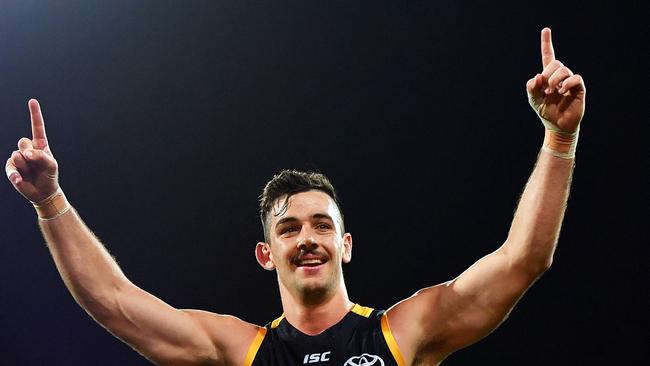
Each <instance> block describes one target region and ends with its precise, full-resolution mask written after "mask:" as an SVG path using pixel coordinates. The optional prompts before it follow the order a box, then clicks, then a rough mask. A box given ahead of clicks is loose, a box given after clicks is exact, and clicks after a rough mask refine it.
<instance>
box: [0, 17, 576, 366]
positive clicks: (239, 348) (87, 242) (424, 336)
mask: <svg viewBox="0 0 650 366" xmlns="http://www.w3.org/2000/svg"><path fill="white" fill-rule="evenodd" d="M541 54H542V65H543V70H542V72H541V73H540V74H537V75H536V76H535V77H533V78H532V79H530V80H529V81H528V83H527V85H526V88H527V91H528V95H529V102H530V104H531V106H532V107H533V108H534V109H535V111H536V112H537V113H538V115H539V116H540V118H541V119H542V123H543V124H544V127H545V138H544V143H543V146H542V149H541V152H540V154H539V157H538V160H537V164H536V166H535V169H534V171H533V173H532V175H531V177H530V180H529V182H528V184H527V185H526V188H525V190H524V193H523V195H522V197H521V200H520V202H519V206H518V208H517V211H516V213H515V217H514V220H513V222H512V226H511V228H510V232H509V234H508V237H507V239H506V241H505V243H504V244H503V245H502V246H501V247H499V248H498V249H497V250H495V251H494V252H493V253H491V254H489V255H487V256H485V257H484V258H482V259H480V260H479V261H478V262H476V263H475V264H474V265H472V266H471V267H470V268H469V269H467V270H466V271H465V272H463V273H462V274H461V275H460V276H458V277H457V278H455V279H454V280H451V281H449V282H446V283H443V284H440V285H437V286H433V287H429V288H426V289H423V290H420V291H419V292H417V293H416V294H415V295H414V296H412V297H410V298H408V299H405V300H403V301H401V302H399V303H398V304H396V305H394V306H393V307H391V308H390V309H388V310H387V311H385V312H384V311H376V310H373V309H370V308H365V307H363V306H360V305H357V304H354V303H352V302H351V301H350V299H349V298H348V294H347V291H346V288H345V283H344V281H343V275H342V263H346V262H349V261H350V260H351V255H352V236H351V235H350V234H349V233H346V232H345V230H344V225H343V217H342V213H341V211H340V209H339V207H338V202H337V198H336V194H335V193H334V189H333V187H332V186H331V184H330V183H329V182H328V181H327V179H326V178H325V177H324V176H322V175H319V174H310V173H299V172H291V171H285V172H282V173H281V174H279V175H277V176H276V177H274V179H273V180H272V181H271V182H269V184H267V186H266V188H265V190H264V193H263V195H262V200H261V209H262V222H263V226H264V236H265V242H260V243H258V244H257V246H256V257H257V260H258V262H259V263H260V265H261V266H262V267H263V268H264V269H267V270H275V271H276V272H277V276H278V284H279V288H280V296H281V299H282V306H283V309H284V314H283V315H282V317H280V318H278V319H276V320H275V321H274V322H272V323H271V324H270V325H268V326H267V327H259V326H256V325H253V324H250V323H247V322H245V321H242V320H240V319H237V318H235V317H232V316H224V315H217V314H213V313H209V312H204V311H197V310H177V309H174V308H172V307H171V306H169V305H167V304H166V303H164V302H163V301H161V300H159V299H157V298H156V297H154V296H153V295H151V294H149V293H147V292H145V291H143V290H141V289H140V288H138V287H137V286H135V285H134V284H133V283H131V282H130V281H129V280H128V279H127V278H126V276H125V275H124V274H123V273H122V271H121V270H120V268H119V267H118V265H117V264H116V263H115V261H114V260H113V259H112V258H111V256H110V255H109V253H108V252H107V251H106V250H105V248H104V247H103V246H102V244H101V243H100V242H99V241H98V240H97V238H95V237H94V236H93V234H92V233H91V232H90V230H89V229H88V228H87V227H86V226H85V224H84V223H83V222H82V220H81V218H80V217H79V215H78V214H77V213H76V211H75V210H74V209H73V208H72V207H71V206H70V204H69V203H68V202H67V200H66V198H65V195H64V194H63V192H62V190H61V188H60V187H59V184H58V179H57V178H58V168H57V162H56V160H55V159H54V157H53V155H52V153H51V151H50V149H49V146H48V141H47V137H46V134H45V127H44V124H43V118H42V115H41V111H40V107H39V104H38V102H37V101H36V100H30V101H29V110H30V113H31V121H32V135H33V136H32V139H28V138H22V139H20V140H19V141H18V148H19V150H17V151H14V152H13V153H12V155H11V157H10V158H9V159H8V160H7V164H6V173H7V177H8V179H9V180H10V181H11V183H12V184H13V185H14V187H15V188H16V189H17V190H18V191H19V192H20V193H21V194H22V195H23V196H25V198H27V199H28V200H30V201H31V202H32V203H33V204H34V206H35V208H36V211H37V214H38V216H39V225H40V227H41V230H42V232H43V235H44V236H45V239H46V240H47V243H48V246H49V248H50V251H51V253H52V256H53V258H54V261H55V263H56V266H57V268H58V270H59V272H60V274H61V277H62V278H63V280H64V282H65V284H66V286H67V287H68V289H69V290H70V292H71V293H72V295H73V296H74V298H75V300H76V301H77V302H78V303H79V304H80V305H81V306H82V307H83V308H84V309H85V310H86V311H87V312H88V313H89V314H90V315H91V316H92V317H93V318H94V319H95V320H96V321H97V322H99V323H100V324H101V325H103V326H104V327H105V328H106V329H108V330H109V331H110V332H111V333H113V334H114V335H115V336H117V337H119V338H120V339H122V340H123V341H124V342H126V343H128V344H129V345H131V346H132V347H133V348H134V349H136V350H137V351H138V352H140V353H141V354H142V355H144V356H145V357H147V358H148V359H150V360H151V361H153V362H155V363H158V364H161V365H196V364H199V365H297V364H307V363H318V364H323V365H346V366H348V365H357V366H361V365H375V366H379V365H400V366H402V365H437V364H439V363H440V362H441V361H442V360H443V359H444V358H445V357H446V356H448V355H449V354H451V353H452V352H454V351H456V350H458V349H460V348H463V347H465V346H467V345H469V344H472V343H474V342H476V341H478V340H479V339H481V338H482V337H484V336H486V335H487V334H489V333H490V332H491V331H492V330H494V329H495V328H496V327H497V326H498V325H499V324H500V323H501V322H502V321H503V320H504V319H505V318H506V317H507V315H508V313H509V312H510V311H511V309H512V308H513V306H514V305H515V303H516V302H517V300H518V299H519V298H520V297H521V296H522V295H523V293H524V292H525V291H526V290H527V289H528V287H529V286H531V284H532V283H533V282H534V281H535V280H536V279H537V278H538V277H539V276H540V275H541V274H542V273H543V272H544V271H545V270H546V269H548V268H549V266H550V265H551V261H552V257H553V252H554V250H555V245H556V242H557V239H558V235H559V230H560V226H561V222H562V218H563V215H564V209H565V205H566V200H567V197H568V191H569V185H570V180H571V175H572V171H573V165H574V164H573V163H574V156H575V147H576V143H577V139H578V131H579V123H580V121H581V119H582V116H583V114H584V105H585V104H584V103H585V86H584V83H583V81H582V78H581V77H580V76H579V75H575V74H573V73H572V72H571V71H570V70H569V69H568V68H567V67H565V66H564V65H563V64H562V63H561V62H559V61H558V60H556V59H555V55H554V52H553V46H552V43H551V31H550V29H547V28H545V29H543V30H542V34H541Z"/></svg>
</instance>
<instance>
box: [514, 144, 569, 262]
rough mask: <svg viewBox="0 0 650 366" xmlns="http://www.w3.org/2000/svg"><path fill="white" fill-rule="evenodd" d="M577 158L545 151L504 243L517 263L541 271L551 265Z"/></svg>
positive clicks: (541, 154) (540, 156)
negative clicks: (560, 156) (558, 155)
mask: <svg viewBox="0 0 650 366" xmlns="http://www.w3.org/2000/svg"><path fill="white" fill-rule="evenodd" d="M573 167H574V159H562V158H558V157H556V156H553V155H552V154H550V153H549V152H546V151H541V152H540V154H539V157H538V159H537V164H536V166H535V169H534V170H533V173H532V174H531V176H530V178H529V180H528V183H527V184H526V187H525V189H524V192H523V194H522V196H521V199H520V201H519V205H518V207H517V210H516V212H515V216H514V219H513V221H512V225H511V227H510V232H509V233H508V239H507V240H506V243H505V245H504V246H503V247H502V250H504V251H505V252H506V253H507V254H508V255H509V256H510V257H511V258H512V260H513V263H515V264H522V265H524V266H525V267H526V268H528V269H531V270H533V271H536V272H541V271H543V270H545V269H546V268H548V266H550V264H551V262H552V259H553V253H554V252H555V246H556V244H557V240H558V237H559V233H560V228H561V226H562V220H563V218H564V211H565V209H566V203H567V199H568V196H569V188H570V185H571V177H572V174H573Z"/></svg>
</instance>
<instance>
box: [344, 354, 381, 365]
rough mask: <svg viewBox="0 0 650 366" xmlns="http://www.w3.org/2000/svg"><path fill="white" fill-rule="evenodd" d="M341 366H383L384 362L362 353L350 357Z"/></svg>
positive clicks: (377, 357) (376, 357) (379, 358)
mask: <svg viewBox="0 0 650 366" xmlns="http://www.w3.org/2000/svg"><path fill="white" fill-rule="evenodd" d="M343 366H384V360H382V359H381V357H379V356H376V355H369V354H367V353H364V354H362V355H361V356H353V357H350V358H349V359H348V360H347V361H345V364H344V365H343Z"/></svg>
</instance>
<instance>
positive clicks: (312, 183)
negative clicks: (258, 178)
mask: <svg viewBox="0 0 650 366" xmlns="http://www.w3.org/2000/svg"><path fill="white" fill-rule="evenodd" d="M311 190H318V191H321V192H324V193H326V194H327V195H328V196H330V197H331V198H332V200H334V203H336V208H338V210H339V214H340V216H341V221H340V224H341V231H342V232H345V227H344V225H343V211H342V210H341V205H340V203H339V200H338V198H337V197H336V191H335V190H334V186H333V185H332V183H330V181H329V179H327V177H326V176H325V175H323V174H321V173H315V172H300V171H297V170H282V171H281V172H280V173H278V174H276V175H274V176H273V178H272V179H271V180H270V181H269V182H268V183H266V186H265V187H264V190H263V191H262V194H261V195H260V218H261V219H262V228H263V229H264V238H265V240H266V242H267V243H271V241H270V240H271V237H270V235H269V228H268V227H267V222H266V220H267V219H268V216H269V213H270V212H271V210H272V209H273V203H274V202H275V201H276V200H277V199H279V198H280V197H282V196H286V197H285V198H284V202H283V203H282V206H281V207H280V210H278V211H277V212H274V213H273V215H275V216H280V215H282V214H283V213H285V212H286V211H287V209H288V206H289V197H291V196H293V195H294V194H296V193H300V192H306V191H311Z"/></svg>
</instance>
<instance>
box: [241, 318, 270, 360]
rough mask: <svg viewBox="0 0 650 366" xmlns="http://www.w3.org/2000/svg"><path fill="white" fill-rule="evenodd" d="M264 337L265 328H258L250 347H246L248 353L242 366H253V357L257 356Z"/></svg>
mask: <svg viewBox="0 0 650 366" xmlns="http://www.w3.org/2000/svg"><path fill="white" fill-rule="evenodd" d="M265 336H266V328H264V327H260V328H259V329H258V330H257V334H256V335H255V339H253V343H251V345H250V347H248V353H247V354H246V358H245V359H244V366H251V365H252V364H253V360H254V359H255V355H257V351H258V350H259V349H260V346H261V345H262V341H263V340H264V337H265Z"/></svg>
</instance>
